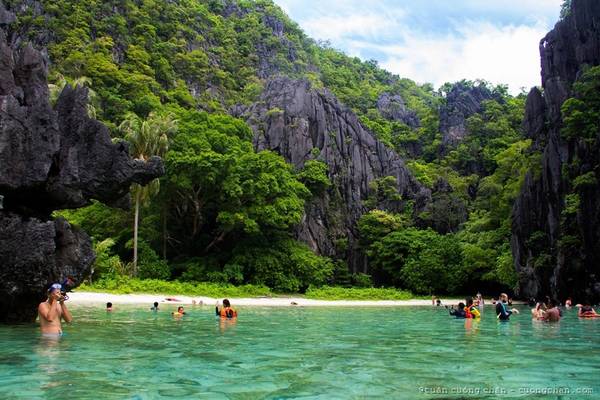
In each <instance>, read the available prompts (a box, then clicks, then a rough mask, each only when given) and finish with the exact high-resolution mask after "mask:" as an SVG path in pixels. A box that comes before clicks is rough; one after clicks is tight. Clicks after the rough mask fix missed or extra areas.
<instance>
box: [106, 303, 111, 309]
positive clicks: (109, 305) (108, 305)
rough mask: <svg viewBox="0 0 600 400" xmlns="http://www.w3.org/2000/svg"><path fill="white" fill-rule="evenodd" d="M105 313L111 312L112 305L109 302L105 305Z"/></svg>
mask: <svg viewBox="0 0 600 400" xmlns="http://www.w3.org/2000/svg"><path fill="white" fill-rule="evenodd" d="M106 311H112V303H111V302H110V301H109V302H108V303H106Z"/></svg>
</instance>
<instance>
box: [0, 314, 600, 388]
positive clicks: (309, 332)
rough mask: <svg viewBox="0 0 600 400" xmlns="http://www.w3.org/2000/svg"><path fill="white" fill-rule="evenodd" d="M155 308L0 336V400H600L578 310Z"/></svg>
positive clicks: (594, 323)
mask: <svg viewBox="0 0 600 400" xmlns="http://www.w3.org/2000/svg"><path fill="white" fill-rule="evenodd" d="M162 307H163V309H162V310H161V311H159V312H158V313H152V312H151V311H149V310H148V308H149V305H148V306H139V307H135V306H119V305H117V306H116V307H115V311H114V312H113V313H112V314H107V313H106V312H105V311H104V310H103V309H102V307H101V306H98V307H90V306H72V307H71V308H72V312H73V315H74V318H75V322H74V323H73V324H72V325H69V326H65V327H64V331H65V332H66V334H65V335H64V336H63V337H62V338H60V339H59V340H49V339H45V338H42V337H41V335H40V334H39V332H38V327H37V325H33V324H32V325H20V326H0V398H1V399H13V398H19V399H20V398H25V399H49V398H56V399H160V398H176V399H185V398H189V399H205V398H206V399H291V398H306V399H316V398H320V399H338V398H339V399H362V398H383V399H403V398H406V399H413V398H417V399H418V398H436V399H441V398H482V397H487V398H506V397H515V398H518V397H521V398H544V399H545V398H583V399H585V398H589V399H592V398H599V396H600V379H599V377H600V319H597V320H579V319H578V318H577V317H576V311H575V310H567V311H565V317H564V318H563V320H562V321H561V322H560V323H557V324H549V323H541V322H535V321H533V322H532V321H531V319H530V318H529V311H528V310H527V309H525V308H523V309H522V313H521V315H519V316H515V317H513V320H511V321H510V322H509V323H500V322H497V320H496V318H495V315H494V311H493V309H492V308H491V307H490V308H486V310H485V312H484V315H483V318H482V321H481V322H476V321H465V320H455V319H452V318H450V317H449V316H448V315H447V314H446V311H445V310H444V309H443V308H442V309H440V308H430V307H397V308H385V309H376V308H258V307H257V308H250V307H247V308H243V307H240V309H239V311H240V318H238V321H237V323H235V324H233V323H221V322H220V321H218V320H217V319H216V318H215V317H214V316H213V309H212V308H211V307H208V306H205V307H195V308H192V307H191V306H190V307H186V311H187V312H188V315H186V316H184V317H183V318H182V319H181V320H177V319H174V318H173V317H172V316H171V315H170V311H172V310H174V309H175V306H171V305H169V306H162ZM490 392H491V393H494V394H493V395H487V393H490ZM532 392H534V393H535V392H537V393H538V394H532ZM548 393H551V394H548ZM561 396H562V397H561Z"/></svg>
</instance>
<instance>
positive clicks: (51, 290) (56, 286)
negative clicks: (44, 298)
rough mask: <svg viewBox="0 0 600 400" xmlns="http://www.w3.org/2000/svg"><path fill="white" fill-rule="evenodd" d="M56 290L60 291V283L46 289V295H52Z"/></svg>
mask: <svg viewBox="0 0 600 400" xmlns="http://www.w3.org/2000/svg"><path fill="white" fill-rule="evenodd" d="M56 290H59V291H60V290H62V285H61V284H60V283H53V284H52V285H50V287H49V288H48V294H50V293H54V292H55V291H56Z"/></svg>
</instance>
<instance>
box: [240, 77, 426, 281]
mask: <svg viewBox="0 0 600 400" xmlns="http://www.w3.org/2000/svg"><path fill="white" fill-rule="evenodd" d="M240 113H241V115H242V116H243V117H244V118H245V119H246V120H247V121H248V123H249V125H250V126H251V127H252V128H253V130H254V132H255V137H254V144H255V147H256V149H257V150H263V149H270V150H273V151H275V152H277V153H279V154H281V155H282V156H283V157H284V158H285V159H286V160H287V161H288V162H290V163H291V164H293V165H294V166H295V167H296V168H301V167H302V166H303V165H304V163H305V162H306V161H307V160H309V159H317V160H319V161H323V162H324V163H326V164H327V166H328V174H329V178H330V180H331V182H332V187H331V188H330V189H329V190H328V191H327V193H325V194H324V195H323V196H321V197H318V198H315V199H313V200H312V201H311V202H310V203H309V204H308V205H307V207H306V215H305V217H304V221H302V224H301V226H300V228H299V231H298V237H299V238H300V239H301V240H303V241H304V242H306V243H308V244H309V246H310V247H311V248H312V249H313V250H315V251H317V252H318V253H319V254H323V255H328V256H333V255H337V256H341V257H346V258H347V259H348V260H349V264H350V268H351V270H352V271H353V272H366V271H367V270H366V268H367V267H366V262H365V259H364V257H363V256H361V254H360V253H359V252H357V250H356V246H357V243H356V238H357V232H356V221H357V220H358V218H359V217H360V216H361V215H362V214H363V213H364V212H365V207H364V205H363V202H364V201H365V200H366V199H367V197H368V196H369V183H370V182H372V181H373V180H374V179H377V178H380V177H386V176H393V177H394V178H395V179H396V183H397V188H398V191H399V193H400V194H401V195H402V198H403V199H405V200H414V201H415V207H416V209H423V207H424V205H425V204H426V203H427V202H428V201H429V200H430V197H431V195H430V192H429V190H428V189H426V188H424V187H423V186H421V185H420V184H419V183H418V182H417V181H416V180H415V179H414V178H413V176H412V175H411V174H410V172H409V171H408V169H407V168H406V166H405V165H404V162H403V161H402V159H401V158H400V156H398V154H396V153H395V152H394V151H392V150H390V149H389V148H387V147H386V146H385V145H383V144H382V143H381V142H379V141H378V140H377V139H375V138H374V137H373V135H372V134H371V133H370V132H368V131H366V130H365V129H364V128H363V127H362V125H361V124H360V123H359V121H358V118H357V117H356V115H354V114H353V113H352V112H351V111H349V110H348V109H346V108H345V107H344V106H342V105H341V104H340V103H339V101H338V100H337V99H336V98H335V97H334V96H333V95H332V94H331V93H330V92H328V91H327V90H322V91H321V90H315V89H312V88H311V86H310V83H309V82H308V81H305V80H292V79H290V78H285V77H279V78H274V79H271V80H270V81H268V83H267V84H266V86H265V90H264V92H263V94H262V96H261V98H260V100H259V101H258V102H256V103H255V104H254V105H253V106H251V107H250V108H248V109H247V110H245V111H242V112H240ZM402 204H403V202H398V204H397V207H398V208H400V207H401V206H402ZM340 242H343V245H340ZM345 249H349V250H348V251H349V253H348V254H344V252H345V251H346V250H345Z"/></svg>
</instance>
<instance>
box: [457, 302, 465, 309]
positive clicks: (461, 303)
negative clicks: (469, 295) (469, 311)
mask: <svg viewBox="0 0 600 400" xmlns="http://www.w3.org/2000/svg"><path fill="white" fill-rule="evenodd" d="M458 308H459V309H461V310H462V309H463V308H465V303H463V302H460V303H458Z"/></svg>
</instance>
